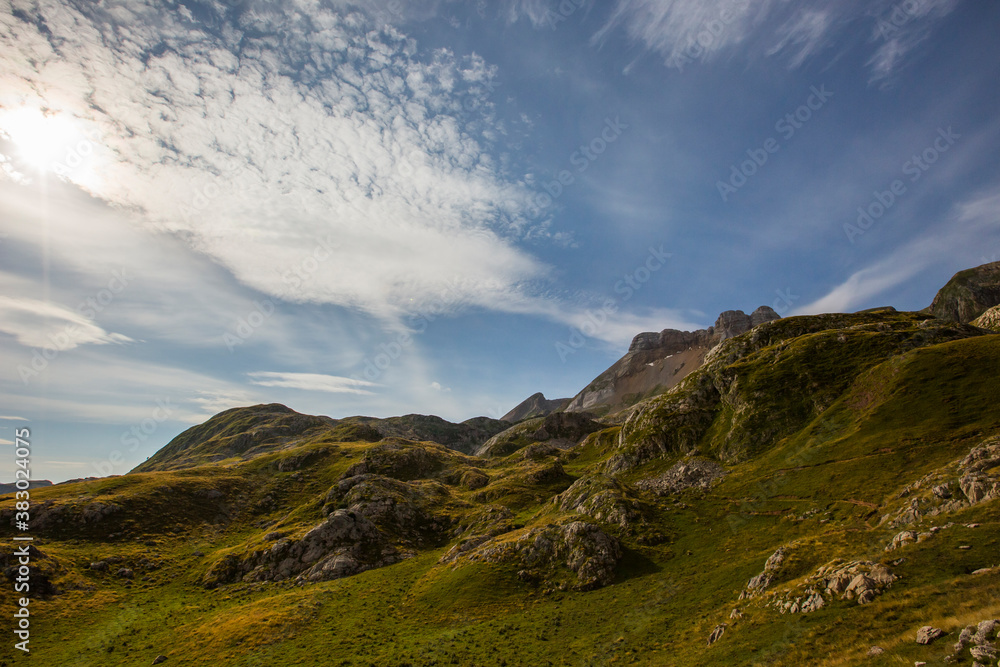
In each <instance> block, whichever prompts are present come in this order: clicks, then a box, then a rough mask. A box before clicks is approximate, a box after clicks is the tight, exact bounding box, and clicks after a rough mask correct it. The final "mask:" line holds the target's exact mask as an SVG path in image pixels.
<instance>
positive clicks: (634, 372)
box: [565, 306, 779, 414]
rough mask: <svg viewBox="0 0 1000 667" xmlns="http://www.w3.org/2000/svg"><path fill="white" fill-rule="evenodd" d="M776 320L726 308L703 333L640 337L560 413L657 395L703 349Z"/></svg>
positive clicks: (603, 409)
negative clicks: (712, 325) (713, 324)
mask: <svg viewBox="0 0 1000 667" xmlns="http://www.w3.org/2000/svg"><path fill="white" fill-rule="evenodd" d="M776 319H779V315H778V314H777V313H776V312H774V310H772V309H771V308H769V307H767V306H761V307H760V308H758V309H757V310H755V311H754V312H753V314H751V315H747V314H746V313H744V312H743V311H742V310H728V311H726V312H724V313H722V314H720V315H719V317H718V319H717V320H716V322H715V326H714V327H709V328H708V329H699V330H698V331H677V330H676V329H664V330H663V331H661V332H660V333H641V334H639V335H637V336H636V337H635V338H634V339H633V340H632V344H631V345H630V346H629V349H628V352H627V353H626V354H625V356H624V357H622V358H621V359H619V360H618V361H616V362H615V363H614V364H612V365H611V367H610V368H608V369H607V370H606V371H604V372H603V373H601V374H600V375H598V376H597V377H596V378H595V379H594V380H593V381H592V382H591V383H590V384H588V385H587V386H586V387H585V388H584V389H583V391H581V392H580V393H579V394H577V395H576V396H574V397H573V399H572V401H570V403H569V405H568V406H566V408H565V410H566V411H568V412H582V411H588V412H594V413H599V414H607V413H610V412H617V411H618V410H621V409H622V408H627V407H629V406H630V405H633V404H634V403H636V402H637V401H639V400H642V399H644V398H649V397H650V396H654V395H657V394H662V393H663V392H665V391H667V390H669V389H671V388H672V387H674V386H675V385H677V383H679V382H680V381H681V380H683V379H684V378H685V377H687V376H688V374H689V373H691V372H692V371H694V370H697V369H698V368H699V367H700V366H701V364H702V363H703V362H704V360H705V355H707V354H708V352H709V350H711V349H712V348H713V347H715V346H716V345H718V344H719V343H720V342H722V341H724V340H726V339H727V338H732V337H733V336H738V335H740V334H743V333H745V332H747V331H749V330H750V329H752V328H753V327H755V326H757V325H759V324H763V323H764V322H770V321H773V320H776Z"/></svg>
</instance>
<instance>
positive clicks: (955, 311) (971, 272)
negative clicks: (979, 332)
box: [929, 262, 1000, 322]
mask: <svg viewBox="0 0 1000 667" xmlns="http://www.w3.org/2000/svg"><path fill="white" fill-rule="evenodd" d="M996 305H1000V262H992V263H990V264H983V265H982V266H978V267H976V268H974V269H967V270H965V271H959V272H958V273H956V274H955V275H954V276H952V278H951V280H949V281H948V282H947V284H945V286H944V287H942V288H941V290H940V291H939V292H938V293H937V295H936V296H935V297H934V301H933V302H932V303H931V305H930V308H929V310H930V312H931V313H932V314H933V315H934V317H937V318H938V319H942V320H951V321H954V322H972V321H973V320H974V319H976V318H977V317H979V316H980V315H982V314H983V313H984V312H986V311H987V310H989V309H990V308H992V307H993V306H996Z"/></svg>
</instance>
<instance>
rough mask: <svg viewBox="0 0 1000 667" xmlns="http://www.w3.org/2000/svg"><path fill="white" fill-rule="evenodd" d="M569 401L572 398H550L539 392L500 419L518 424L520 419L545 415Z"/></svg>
mask: <svg viewBox="0 0 1000 667" xmlns="http://www.w3.org/2000/svg"><path fill="white" fill-rule="evenodd" d="M569 402H570V399H568V398H554V399H552V400H549V399H547V398H545V395H544V394H543V393H542V392H538V393H537V394H532V395H531V396H529V397H528V398H526V399H524V400H523V401H521V402H520V403H518V405H517V407H515V408H514V409H513V410H511V411H510V412H508V413H507V414H505V415H504V416H503V417H501V418H500V419H501V420H502V421H505V422H510V423H511V424H516V423H517V422H519V421H522V420H524V419H531V418H532V417H545V416H546V415H549V414H551V413H553V412H555V411H556V410H558V409H559V408H562V407H563V406H565V405H567V404H568V403H569Z"/></svg>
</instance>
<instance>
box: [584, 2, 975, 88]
mask: <svg viewBox="0 0 1000 667" xmlns="http://www.w3.org/2000/svg"><path fill="white" fill-rule="evenodd" d="M957 5H958V0H906V1H905V2H900V1H899V0H876V2H860V1H857V0H842V1H841V2H837V3H831V2H827V1H826V0H807V1H803V2H796V3H789V2H781V1H777V0H759V1H757V2H750V1H749V0H618V3H617V5H616V6H615V9H614V11H613V12H612V15H611V18H610V19H609V20H608V21H607V23H606V24H605V25H604V26H603V27H602V28H601V29H600V30H599V31H598V32H597V33H596V34H595V35H594V41H595V42H601V41H603V40H604V39H605V38H606V37H607V35H608V33H609V32H610V31H612V30H615V29H618V28H622V29H624V31H625V33H626V34H627V35H628V36H629V37H630V38H631V39H632V40H634V41H637V42H641V43H642V44H644V45H645V46H646V48H648V49H649V50H651V51H656V52H658V53H660V54H661V55H662V56H663V57H664V59H665V60H666V61H667V63H668V64H669V63H672V62H678V60H680V61H683V62H686V61H684V58H685V57H687V58H689V59H703V60H710V59H711V58H712V57H714V56H716V55H718V54H719V53H721V52H723V51H725V50H731V49H734V48H736V47H743V53H742V54H741V55H745V56H754V55H757V54H763V55H766V56H778V55H782V56H783V57H785V58H786V59H787V61H788V64H789V66H790V67H792V68H796V67H799V66H801V65H802V64H804V63H805V62H806V61H807V60H809V59H810V58H811V57H813V56H815V55H816V54H817V53H819V51H820V50H821V48H822V47H823V45H824V44H825V43H826V41H827V39H828V37H829V36H830V33H831V31H833V30H856V29H857V23H858V22H861V23H863V24H864V25H865V28H862V29H863V30H866V29H867V27H868V25H872V26H875V28H874V31H875V32H874V34H875V36H874V37H873V38H872V40H873V41H877V42H879V45H878V46H877V47H876V51H875V53H874V55H872V57H871V59H870V60H869V61H868V63H867V64H868V66H869V68H870V70H871V76H872V79H873V80H879V79H884V78H886V77H888V76H889V75H891V74H892V73H893V72H894V71H895V70H896V69H897V68H898V67H899V66H900V65H901V64H902V63H903V59H904V57H905V56H906V55H907V54H908V53H909V52H910V51H912V49H913V48H914V47H915V46H916V45H917V44H919V43H920V42H921V41H923V40H924V39H925V38H926V37H927V36H928V34H929V31H930V29H931V27H932V21H933V20H937V19H940V18H942V17H944V16H946V15H947V14H948V13H950V12H951V11H952V10H953V9H954V8H955V7H956V6H957ZM886 26H888V28H886Z"/></svg>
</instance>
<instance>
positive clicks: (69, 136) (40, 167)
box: [0, 107, 93, 175]
mask: <svg viewBox="0 0 1000 667" xmlns="http://www.w3.org/2000/svg"><path fill="white" fill-rule="evenodd" d="M0 132H3V133H4V134H5V135H6V136H7V137H8V138H9V140H10V142H11V143H13V144H14V146H15V147H16V149H17V157H18V158H20V160H21V161H22V163H23V164H24V165H26V166H28V167H30V168H31V169H34V170H35V171H38V172H54V173H57V174H61V175H66V174H69V173H71V172H72V171H75V170H76V169H77V168H79V167H80V166H81V165H82V164H83V162H84V161H85V160H84V158H85V157H86V156H87V155H89V154H90V153H91V152H92V149H93V147H92V146H91V145H90V141H89V140H88V139H87V138H86V137H85V136H84V134H83V132H82V131H81V130H80V127H79V125H78V124H77V123H76V121H75V120H74V119H73V118H72V117H70V116H68V115H66V114H60V113H55V114H46V113H44V112H42V110H41V109H36V108H31V107H21V108H19V109H11V110H3V111H0Z"/></svg>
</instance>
